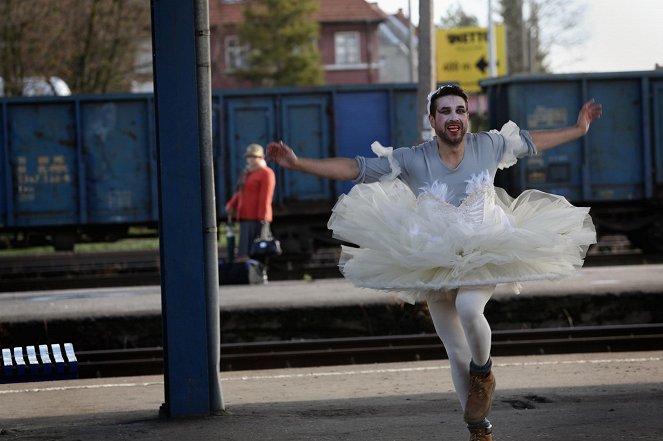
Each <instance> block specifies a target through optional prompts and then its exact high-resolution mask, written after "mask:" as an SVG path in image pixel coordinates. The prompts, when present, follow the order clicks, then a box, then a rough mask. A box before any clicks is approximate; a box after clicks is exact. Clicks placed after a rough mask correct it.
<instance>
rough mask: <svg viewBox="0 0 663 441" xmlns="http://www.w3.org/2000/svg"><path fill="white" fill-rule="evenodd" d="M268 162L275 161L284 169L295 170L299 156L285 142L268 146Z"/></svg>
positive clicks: (271, 143) (272, 143)
mask: <svg viewBox="0 0 663 441" xmlns="http://www.w3.org/2000/svg"><path fill="white" fill-rule="evenodd" d="M267 160H268V161H274V162H276V163H277V164H278V165H280V166H281V167H284V168H293V167H294V166H295V163H296V162H297V155H295V152H294V151H292V149H291V148H290V147H289V146H288V145H287V144H284V143H283V141H279V142H270V143H269V144H267Z"/></svg>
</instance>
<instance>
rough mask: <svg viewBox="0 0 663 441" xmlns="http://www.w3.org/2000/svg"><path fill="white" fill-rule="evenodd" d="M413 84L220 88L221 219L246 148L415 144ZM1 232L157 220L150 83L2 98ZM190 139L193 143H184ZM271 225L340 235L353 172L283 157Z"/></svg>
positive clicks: (22, 237) (110, 235) (62, 234)
mask: <svg viewBox="0 0 663 441" xmlns="http://www.w3.org/2000/svg"><path fill="white" fill-rule="evenodd" d="M415 103H416V88H415V87H414V86H413V85H375V86H329V87H316V88H308V89H302V88H283V89H269V90H263V89H241V90H230V91H223V92H221V91H217V92H215V93H214V94H213V97H212V105H213V129H212V130H213V147H214V163H215V179H216V194H217V198H216V200H217V213H218V217H219V219H220V220H221V219H223V218H224V217H225V207H224V205H225V202H226V201H227V200H228V199H229V198H230V196H231V194H232V190H233V188H234V184H235V182H236V181H237V178H238V176H239V173H240V172H241V170H242V169H243V167H244V157H243V153H244V149H245V147H246V146H247V145H248V144H250V143H259V144H262V145H265V144H266V143H267V142H269V141H272V140H276V139H283V140H285V141H286V142H288V143H289V144H291V145H292V146H293V147H294V148H296V149H297V153H298V154H300V155H302V156H310V157H327V156H330V155H346V156H354V155H356V154H366V155H371V154H372V153H371V151H370V144H371V142H373V141H375V140H379V141H380V142H381V143H383V144H384V145H408V144H412V143H413V142H414V141H413V140H415V139H416V136H417V129H416V113H417V112H416V109H415ZM0 128H1V129H2V130H1V134H0V176H2V179H0V232H2V233H5V236H6V235H7V233H8V234H9V235H10V237H11V240H10V241H11V242H12V244H13V245H18V244H19V243H22V244H34V243H40V242H42V243H43V242H44V241H47V242H49V243H52V244H53V245H54V246H55V247H56V249H61V250H66V249H72V248H73V245H74V243H75V242H76V241H80V240H93V241H98V240H113V239H117V238H120V237H124V236H126V235H127V231H128V228H129V227H130V226H136V225H145V226H152V227H156V225H157V218H158V199H157V198H158V196H157V195H158V191H157V179H156V174H157V153H156V145H155V128H154V102H153V97H152V95H148V94H132V95H94V96H71V97H58V98H53V97H48V98H6V99H3V100H1V101H0ZM184 148H185V147H184ZM276 174H277V190H276V194H275V199H274V208H275V216H276V220H275V222H274V232H275V233H276V234H277V235H278V236H279V238H280V239H281V241H282V244H283V245H284V248H285V250H284V251H286V252H291V253H295V252H297V253H305V254H310V253H311V250H312V247H314V246H315V242H316V241H320V240H321V241H323V242H325V241H326V242H333V241H332V240H331V237H330V235H329V233H328V232H327V231H326V227H325V225H326V221H327V217H328V216H329V212H330V209H331V207H332V206H333V204H334V203H335V201H336V199H337V197H338V195H339V194H340V193H342V192H344V191H347V190H348V189H349V187H350V184H348V183H340V182H336V183H334V182H329V181H326V180H323V179H319V178H316V177H312V176H308V175H304V174H301V173H293V172H290V171H288V170H282V169H277V170H276Z"/></svg>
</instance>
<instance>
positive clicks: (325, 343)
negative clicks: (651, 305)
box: [77, 323, 663, 378]
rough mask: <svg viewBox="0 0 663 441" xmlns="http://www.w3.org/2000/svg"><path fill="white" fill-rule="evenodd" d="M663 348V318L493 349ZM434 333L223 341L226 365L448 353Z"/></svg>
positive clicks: (102, 357)
mask: <svg viewBox="0 0 663 441" xmlns="http://www.w3.org/2000/svg"><path fill="white" fill-rule="evenodd" d="M661 348H663V324H661V323H658V324H645V325H617V326H587V327H575V328H551V329H527V330H510V331H495V332H493V349H492V353H493V355H496V356H500V355H502V356H506V355H540V354H562V353H564V354H566V353H588V352H623V351H647V350H660V349H661ZM77 358H78V363H79V372H80V378H95V377H119V376H135V375H152V374H161V373H162V372H163V350H162V348H143V349H126V350H101V351H81V352H79V353H77ZM444 358H446V354H445V352H444V349H443V347H442V345H441V344H440V341H439V339H438V337H437V335H435V334H420V335H401V336H384V337H366V338H343V339H326V340H308V341H272V342H260V343H236V344H222V345H221V366H220V367H221V371H237V370H256V369H275V368H290V367H311V366H331V365H347V364H366V363H386V362H405V361H418V360H436V359H444Z"/></svg>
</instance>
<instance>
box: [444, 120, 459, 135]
mask: <svg viewBox="0 0 663 441" xmlns="http://www.w3.org/2000/svg"><path fill="white" fill-rule="evenodd" d="M461 129H462V126H461V125H460V124H456V123H454V124H447V132H449V134H450V135H458V134H460V132H461Z"/></svg>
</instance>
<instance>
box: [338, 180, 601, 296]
mask: <svg viewBox="0 0 663 441" xmlns="http://www.w3.org/2000/svg"><path fill="white" fill-rule="evenodd" d="M486 178H487V174H486V175H485V176H484V177H483V181H482V179H480V178H478V177H475V178H473V179H474V180H475V181H474V182H471V183H470V184H468V186H473V188H472V191H471V192H470V191H468V194H469V196H468V197H467V198H466V199H465V200H464V201H463V202H462V203H461V205H460V206H458V207H456V206H454V205H451V204H449V203H448V202H446V201H445V200H444V191H445V189H444V188H443V189H442V191H441V192H439V191H438V192H436V191H427V192H424V193H422V194H420V195H419V196H418V197H416V196H415V195H414V194H413V193H412V191H411V190H410V189H409V188H408V187H407V186H406V185H405V184H404V183H402V182H401V181H400V180H398V179H396V180H392V181H387V182H379V183H373V184H359V185H356V186H354V187H353V189H352V190H351V191H350V192H349V194H347V195H343V196H341V198H340V199H339V200H338V202H337V203H336V205H335V207H334V209H333V213H332V216H331V218H330V220H329V223H328V227H329V228H330V229H331V230H332V231H333V234H334V237H336V238H338V239H340V240H342V241H345V242H349V243H351V244H355V245H356V246H357V247H353V246H345V245H344V246H343V247H342V254H341V258H340V262H339V267H340V269H341V272H342V273H343V275H344V276H345V277H346V278H347V279H349V280H350V281H352V283H353V284H354V285H355V286H358V287H364V288H373V289H379V290H386V291H393V292H395V293H397V294H398V296H399V297H401V298H402V299H403V300H405V301H407V302H410V303H414V302H415V301H417V300H423V299H426V298H428V297H429V296H430V295H431V294H432V293H436V294H438V293H439V294H440V295H443V294H444V293H445V292H446V293H449V292H453V290H454V289H456V288H459V287H464V286H477V285H492V284H498V283H512V284H514V286H517V282H522V281H528V280H541V279H551V280H554V279H560V278H563V277H567V276H570V275H572V274H573V273H574V272H575V271H576V270H577V269H579V268H580V267H581V266H582V264H583V259H584V257H585V254H586V252H587V249H588V248H589V246H590V245H591V244H593V243H595V242H596V231H595V229H594V225H593V223H592V220H591V217H590V216H589V208H583V207H574V206H573V205H571V204H570V203H569V202H568V201H567V200H566V199H564V198H563V197H560V196H556V195H552V194H548V193H544V192H541V191H537V190H526V191H525V192H523V193H522V194H521V195H520V196H518V197H517V198H515V199H514V198H512V197H510V196H509V195H508V194H507V193H506V192H505V191H504V190H502V189H500V188H496V187H493V185H492V184H491V183H489V182H487V179H486ZM468 188H469V187H468Z"/></svg>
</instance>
